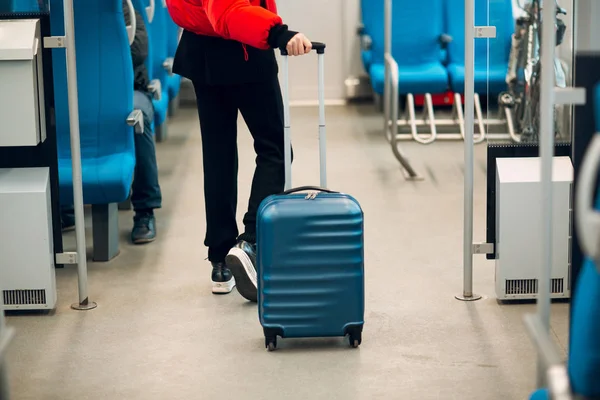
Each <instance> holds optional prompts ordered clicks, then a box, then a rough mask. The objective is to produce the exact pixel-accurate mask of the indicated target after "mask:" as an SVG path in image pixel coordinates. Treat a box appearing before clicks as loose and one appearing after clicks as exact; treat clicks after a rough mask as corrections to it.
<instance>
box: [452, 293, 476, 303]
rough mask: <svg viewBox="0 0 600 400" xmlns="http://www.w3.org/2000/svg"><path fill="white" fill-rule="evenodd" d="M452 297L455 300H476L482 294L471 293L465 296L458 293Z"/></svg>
mask: <svg viewBox="0 0 600 400" xmlns="http://www.w3.org/2000/svg"><path fill="white" fill-rule="evenodd" d="M454 298H455V299H456V300H460V301H477V300H481V299H482V296H480V295H478V294H475V293H473V294H472V295H470V296H465V295H464V294H461V295H458V296H454Z"/></svg>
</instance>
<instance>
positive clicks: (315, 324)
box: [257, 193, 364, 337]
mask: <svg viewBox="0 0 600 400" xmlns="http://www.w3.org/2000/svg"><path fill="white" fill-rule="evenodd" d="M258 221H259V222H258V225H257V235H258V240H257V243H258V249H257V269H258V307H259V317H260V322H261V324H262V326H263V328H266V329H272V330H276V331H279V334H280V335H281V336H282V337H328V336H344V335H345V334H346V333H347V332H346V328H347V327H353V326H354V327H357V326H360V327H362V325H363V324H364V234H363V212H362V209H361V207H360V205H359V204H358V202H357V201H356V200H355V199H354V198H352V197H351V196H348V195H345V194H340V193H319V194H318V195H317V196H316V198H314V199H312V200H311V199H307V195H306V193H299V194H290V195H275V196H271V197H269V198H267V199H265V201H263V203H262V204H261V207H260V208H259V211H258ZM361 330H362V329H361Z"/></svg>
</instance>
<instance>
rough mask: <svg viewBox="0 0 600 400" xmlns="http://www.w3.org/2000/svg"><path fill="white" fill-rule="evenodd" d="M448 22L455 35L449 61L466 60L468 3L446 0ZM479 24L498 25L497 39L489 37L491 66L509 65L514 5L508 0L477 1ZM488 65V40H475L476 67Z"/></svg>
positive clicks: (447, 29)
mask: <svg viewBox="0 0 600 400" xmlns="http://www.w3.org/2000/svg"><path fill="white" fill-rule="evenodd" d="M444 14H445V15H446V18H445V25H446V31H447V33H448V34H449V35H450V36H452V42H451V43H450V44H449V45H448V62H449V63H451V64H457V65H464V63H465V2H464V0H445V13H444ZM475 26H495V27H496V38H494V39H489V65H490V67H491V66H493V65H508V57H509V54H510V44H511V36H512V33H513V30H514V16H513V5H512V2H511V1H507V0H475ZM487 65H488V41H487V40H485V39H476V40H475V66H476V67H479V68H486V67H487Z"/></svg>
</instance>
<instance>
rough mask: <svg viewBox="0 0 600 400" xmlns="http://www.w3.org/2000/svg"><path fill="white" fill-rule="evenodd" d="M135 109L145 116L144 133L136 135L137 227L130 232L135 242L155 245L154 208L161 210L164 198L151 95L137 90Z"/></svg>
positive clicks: (133, 197) (134, 202) (133, 199)
mask: <svg viewBox="0 0 600 400" xmlns="http://www.w3.org/2000/svg"><path fill="white" fill-rule="evenodd" d="M133 107H134V109H136V110H141V111H142V114H143V115H144V133H142V134H137V133H136V134H135V135H134V138H135V156H136V165H135V174H134V179H133V187H132V193H131V204H132V205H133V209H134V211H135V217H134V226H133V230H132V232H131V240H132V241H133V243H136V244H141V243H148V242H152V241H153V240H154V239H155V238H156V221H155V217H154V209H156V208H160V207H161V203H162V195H161V191H160V185H159V183H158V164H157V162H156V146H155V144H154V135H153V132H152V121H153V120H154V108H153V106H152V100H151V98H150V95H149V94H147V93H144V92H140V91H136V92H134V97H133Z"/></svg>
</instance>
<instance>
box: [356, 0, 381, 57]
mask: <svg viewBox="0 0 600 400" xmlns="http://www.w3.org/2000/svg"><path fill="white" fill-rule="evenodd" d="M384 4H385V2H384V0H376V1H374V0H361V13H362V23H363V26H364V33H365V35H369V36H370V37H371V39H372V41H373V42H372V47H371V50H370V51H369V52H370V54H371V56H370V57H369V61H370V62H374V63H380V64H381V63H383V55H384V30H385V26H384V25H385V24H384V22H385V20H384V12H383V11H384ZM365 67H367V68H368V66H365Z"/></svg>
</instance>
